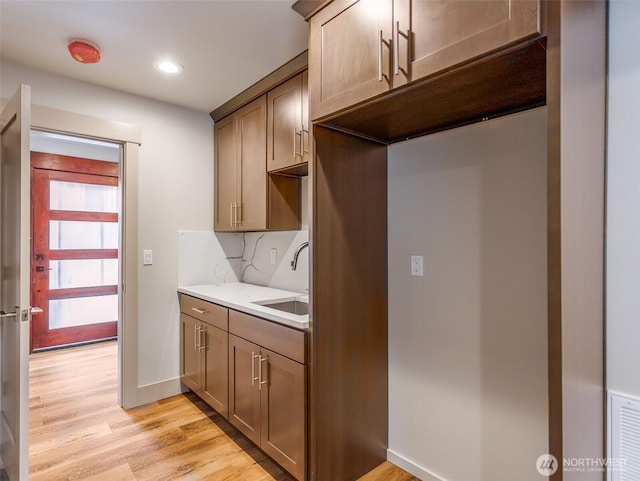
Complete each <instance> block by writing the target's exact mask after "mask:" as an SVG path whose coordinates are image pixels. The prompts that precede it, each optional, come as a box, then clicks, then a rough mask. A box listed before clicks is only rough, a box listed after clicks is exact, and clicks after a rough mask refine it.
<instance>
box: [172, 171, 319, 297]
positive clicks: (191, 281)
mask: <svg viewBox="0 0 640 481" xmlns="http://www.w3.org/2000/svg"><path fill="white" fill-rule="evenodd" d="M301 190H302V193H301V195H302V206H301V210H302V218H301V221H302V226H301V230H299V231H282V232H247V233H221V232H211V231H208V232H179V233H178V285H180V286H194V285H202V284H219V283H226V282H238V281H240V282H246V283H249V284H256V285H259V286H268V287H274V288H277V289H284V290H288V291H295V292H301V293H305V292H306V291H305V289H308V288H309V250H308V249H304V250H303V251H301V253H300V255H299V257H298V266H297V269H296V270H295V271H294V270H292V269H291V261H292V259H293V255H294V253H295V251H296V249H297V248H298V246H300V245H301V244H302V243H303V242H307V241H308V240H309V221H308V193H309V190H308V180H307V178H306V177H304V178H303V179H302V189H301ZM272 249H275V250H276V263H275V264H272V263H271V250H272Z"/></svg>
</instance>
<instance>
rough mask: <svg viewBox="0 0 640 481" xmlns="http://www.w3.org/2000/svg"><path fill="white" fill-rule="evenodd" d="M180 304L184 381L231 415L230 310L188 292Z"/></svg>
mask: <svg viewBox="0 0 640 481" xmlns="http://www.w3.org/2000/svg"><path fill="white" fill-rule="evenodd" d="M180 305H181V310H182V312H181V313H180V326H181V328H180V339H181V349H180V352H181V356H180V380H181V381H182V383H183V384H184V385H185V386H187V387H188V388H189V389H191V390H192V391H193V392H195V393H196V394H197V395H198V396H200V397H201V398H202V399H203V400H204V401H206V403H207V404H209V405H210V406H211V407H212V408H214V409H215V410H216V411H218V412H219V413H220V414H221V415H222V416H224V417H225V418H228V416H229V407H228V406H229V403H228V399H229V370H228V359H229V357H228V352H229V349H228V342H229V341H228V333H227V329H226V325H227V318H228V309H226V308H224V307H221V306H218V305H215V304H211V303H209V302H206V301H200V300H198V299H195V298H193V297H189V296H184V295H183V296H181V302H180ZM185 311H187V312H189V314H185ZM191 314H193V316H197V317H193V316H192V315H191ZM198 317H200V318H205V319H208V320H209V322H205V321H203V320H200V319H198ZM214 323H215V324H217V326H222V327H224V328H221V327H217V326H216V325H213V324H214Z"/></svg>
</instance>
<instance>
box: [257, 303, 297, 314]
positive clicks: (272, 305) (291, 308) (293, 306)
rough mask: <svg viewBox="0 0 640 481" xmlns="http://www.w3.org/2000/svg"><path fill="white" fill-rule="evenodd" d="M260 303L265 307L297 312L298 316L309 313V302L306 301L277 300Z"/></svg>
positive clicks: (291, 312)
mask: <svg viewBox="0 0 640 481" xmlns="http://www.w3.org/2000/svg"><path fill="white" fill-rule="evenodd" d="M260 304H261V305H263V306H264V307H269V308H271V309H276V310H278V311H283V312H288V313H290V314H296V315H298V316H306V315H307V314H309V303H308V302H304V301H275V302H272V303H266V302H261V303H260Z"/></svg>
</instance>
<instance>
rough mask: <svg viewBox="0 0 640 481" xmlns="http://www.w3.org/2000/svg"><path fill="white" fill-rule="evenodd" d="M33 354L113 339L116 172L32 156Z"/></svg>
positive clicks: (86, 162)
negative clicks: (38, 312)
mask: <svg viewBox="0 0 640 481" xmlns="http://www.w3.org/2000/svg"><path fill="white" fill-rule="evenodd" d="M31 166H32V177H31V178H32V194H31V199H32V223H33V226H32V227H33V234H32V236H33V237H32V239H33V241H32V261H31V283H32V289H31V298H32V304H33V305H37V306H41V307H42V309H43V311H44V312H43V313H42V315H40V316H34V317H33V321H32V326H31V349H32V351H33V350H41V349H48V348H54V347H60V346H66V345H74V344H81V343H86V342H91V341H97V340H102V339H110V338H114V337H116V336H117V320H118V244H119V230H118V229H119V226H118V209H119V202H118V164H117V163H113V162H103V161H96V160H90V159H81V158H77V157H67V156H62V155H53V154H43V153H39V152H32V154H31Z"/></svg>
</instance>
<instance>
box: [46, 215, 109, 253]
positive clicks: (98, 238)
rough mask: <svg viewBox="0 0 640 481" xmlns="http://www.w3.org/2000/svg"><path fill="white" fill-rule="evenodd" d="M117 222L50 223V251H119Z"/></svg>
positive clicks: (54, 221)
mask: <svg viewBox="0 0 640 481" xmlns="http://www.w3.org/2000/svg"><path fill="white" fill-rule="evenodd" d="M117 248H118V223H117V222H90V221H77V220H50V221H49V249H51V250H57V249H117Z"/></svg>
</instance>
